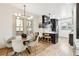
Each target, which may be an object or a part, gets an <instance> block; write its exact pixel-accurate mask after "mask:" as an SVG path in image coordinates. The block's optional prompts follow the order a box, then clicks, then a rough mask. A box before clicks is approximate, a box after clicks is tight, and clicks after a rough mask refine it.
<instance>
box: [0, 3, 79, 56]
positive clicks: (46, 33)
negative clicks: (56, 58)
mask: <svg viewBox="0 0 79 59" xmlns="http://www.w3.org/2000/svg"><path fill="white" fill-rule="evenodd" d="M78 16H79V3H0V56H79V25H78V24H79V20H78V19H79V17H78Z"/></svg>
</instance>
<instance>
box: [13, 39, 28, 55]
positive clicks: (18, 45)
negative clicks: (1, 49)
mask: <svg viewBox="0 0 79 59" xmlns="http://www.w3.org/2000/svg"><path fill="white" fill-rule="evenodd" d="M12 48H13V50H14V53H17V54H19V53H20V52H23V51H25V50H26V48H28V46H24V45H23V41H22V40H17V39H15V40H12Z"/></svg>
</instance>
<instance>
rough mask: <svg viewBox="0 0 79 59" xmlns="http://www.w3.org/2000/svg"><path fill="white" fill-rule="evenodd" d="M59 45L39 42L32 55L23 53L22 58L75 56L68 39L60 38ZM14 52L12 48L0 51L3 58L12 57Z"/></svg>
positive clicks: (32, 50)
mask: <svg viewBox="0 0 79 59" xmlns="http://www.w3.org/2000/svg"><path fill="white" fill-rule="evenodd" d="M58 40H59V41H58V43H57V44H51V43H46V42H44V43H43V42H39V43H38V46H37V47H36V48H32V49H31V50H30V51H31V54H28V52H27V50H26V51H24V52H22V53H21V54H20V56H73V47H71V46H70V45H69V43H68V39H67V38H59V39H58ZM12 54H13V50H12V49H11V48H3V49H0V55H1V56H11V55H12Z"/></svg>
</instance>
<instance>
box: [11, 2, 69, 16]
mask: <svg viewBox="0 0 79 59" xmlns="http://www.w3.org/2000/svg"><path fill="white" fill-rule="evenodd" d="M10 5H12V6H15V7H17V8H19V9H24V8H23V5H26V11H27V12H31V13H34V14H37V15H49V13H51V16H53V17H54V16H55V17H56V16H57V15H59V14H60V11H61V8H62V7H63V6H64V5H70V4H68V3H25V4H23V3H12V4H10Z"/></svg>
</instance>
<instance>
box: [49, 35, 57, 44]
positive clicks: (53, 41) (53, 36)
mask: <svg viewBox="0 0 79 59" xmlns="http://www.w3.org/2000/svg"><path fill="white" fill-rule="evenodd" d="M50 36H51V41H52V43H53V44H56V43H57V42H58V34H50Z"/></svg>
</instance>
